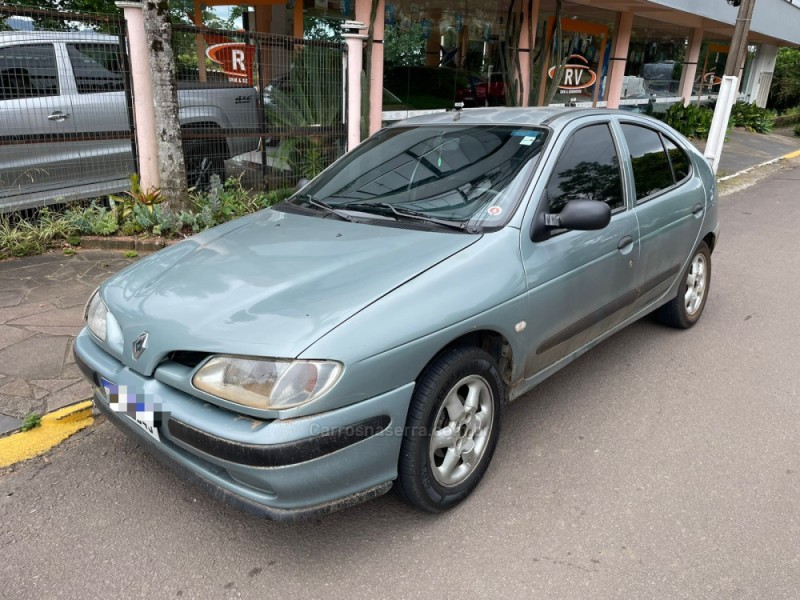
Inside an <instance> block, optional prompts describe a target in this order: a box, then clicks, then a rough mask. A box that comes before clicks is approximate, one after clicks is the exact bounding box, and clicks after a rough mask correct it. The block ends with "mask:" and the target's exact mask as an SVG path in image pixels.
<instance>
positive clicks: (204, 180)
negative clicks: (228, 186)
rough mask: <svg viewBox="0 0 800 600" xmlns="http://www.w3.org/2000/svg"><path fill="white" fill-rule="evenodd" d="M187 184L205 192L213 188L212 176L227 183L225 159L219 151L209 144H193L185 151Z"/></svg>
mask: <svg viewBox="0 0 800 600" xmlns="http://www.w3.org/2000/svg"><path fill="white" fill-rule="evenodd" d="M184 161H185V163H186V183H187V184H188V186H189V187H190V188H194V189H195V190H197V191H201V192H205V191H208V189H209V188H210V187H211V176H212V175H217V176H218V177H219V179H220V181H223V182H224V181H225V158H224V155H223V154H222V153H221V152H220V151H219V149H218V148H217V147H216V146H215V145H214V144H210V143H207V142H196V143H191V144H188V145H187V146H186V148H185V149H184Z"/></svg>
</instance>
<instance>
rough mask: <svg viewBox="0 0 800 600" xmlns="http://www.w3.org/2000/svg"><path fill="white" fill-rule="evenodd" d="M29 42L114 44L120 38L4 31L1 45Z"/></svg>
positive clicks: (64, 33)
mask: <svg viewBox="0 0 800 600" xmlns="http://www.w3.org/2000/svg"><path fill="white" fill-rule="evenodd" d="M29 42H113V43H115V44H117V43H119V38H118V37H117V36H115V35H109V34H107V33H97V32H96V31H3V32H0V44H19V43H29Z"/></svg>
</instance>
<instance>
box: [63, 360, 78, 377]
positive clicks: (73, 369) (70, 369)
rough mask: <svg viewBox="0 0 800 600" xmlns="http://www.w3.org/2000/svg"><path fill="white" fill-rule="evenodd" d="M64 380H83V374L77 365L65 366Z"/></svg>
mask: <svg viewBox="0 0 800 600" xmlns="http://www.w3.org/2000/svg"><path fill="white" fill-rule="evenodd" d="M61 378H62V379H83V373H82V372H81V370H80V369H79V368H78V365H76V364H75V363H72V364H68V365H65V366H64V368H63V369H62V371H61Z"/></svg>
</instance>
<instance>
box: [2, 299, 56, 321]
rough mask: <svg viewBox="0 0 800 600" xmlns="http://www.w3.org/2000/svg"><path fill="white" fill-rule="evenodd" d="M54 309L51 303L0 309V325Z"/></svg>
mask: <svg viewBox="0 0 800 600" xmlns="http://www.w3.org/2000/svg"><path fill="white" fill-rule="evenodd" d="M54 308H56V307H55V305H54V304H52V303H51V302H33V303H28V302H26V303H25V304H20V305H19V306H11V307H9V308H0V324H3V323H7V322H8V321H13V320H14V319H20V318H22V317H27V316H30V315H36V314H41V313H45V312H47V311H50V310H53V309H54Z"/></svg>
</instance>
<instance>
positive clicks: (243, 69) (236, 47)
mask: <svg viewBox="0 0 800 600" xmlns="http://www.w3.org/2000/svg"><path fill="white" fill-rule="evenodd" d="M206 54H207V55H208V58H210V59H211V60H213V61H214V62H215V63H217V64H218V65H222V72H223V73H225V75H227V76H228V80H229V81H231V82H232V83H246V84H247V85H253V57H254V56H255V48H254V47H253V46H248V45H247V44H241V43H232V42H231V43H224V44H214V45H213V46H209V47H208V49H207V50H206Z"/></svg>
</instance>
